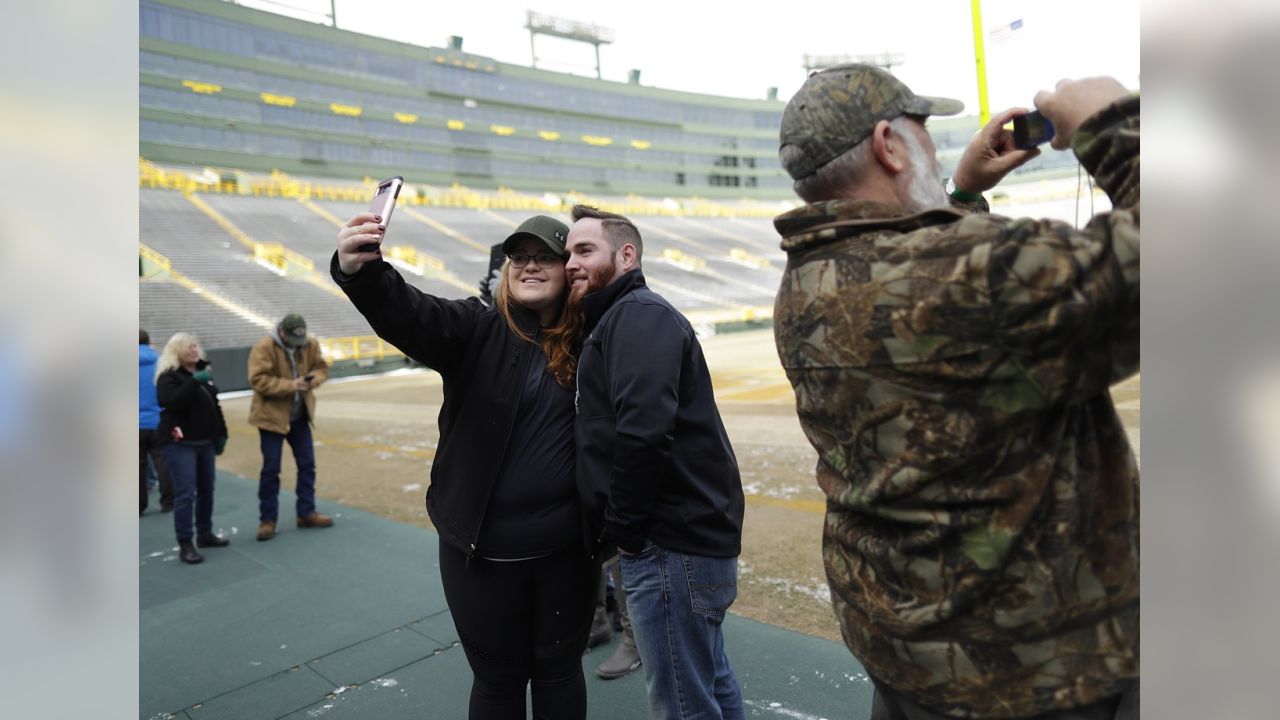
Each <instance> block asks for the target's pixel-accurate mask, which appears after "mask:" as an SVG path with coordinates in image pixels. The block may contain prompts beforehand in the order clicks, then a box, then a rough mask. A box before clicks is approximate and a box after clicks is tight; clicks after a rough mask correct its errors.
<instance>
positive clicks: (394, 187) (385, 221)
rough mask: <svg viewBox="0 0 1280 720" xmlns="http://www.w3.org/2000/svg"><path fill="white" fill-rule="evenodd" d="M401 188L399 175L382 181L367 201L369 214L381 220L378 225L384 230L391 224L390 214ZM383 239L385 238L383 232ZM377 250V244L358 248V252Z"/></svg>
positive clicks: (402, 182) (401, 179) (401, 178)
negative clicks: (371, 198)
mask: <svg viewBox="0 0 1280 720" xmlns="http://www.w3.org/2000/svg"><path fill="white" fill-rule="evenodd" d="M402 187H404V178H403V177H400V176H399V175H396V176H395V177H393V178H391V179H390V180H383V181H382V182H380V183H378V191H377V192H376V193H374V195H373V200H371V201H369V212H371V213H373V214H374V215H377V216H379V217H381V218H382V220H381V221H380V222H379V224H380V225H382V227H384V228H385V227H387V225H389V224H390V223H391V213H392V211H393V210H395V209H396V199H398V198H399V197H400V188H402ZM383 237H386V231H385V230H384V231H383ZM377 249H378V244H377V243H372V244H369V245H361V246H360V252H373V251H374V250H377Z"/></svg>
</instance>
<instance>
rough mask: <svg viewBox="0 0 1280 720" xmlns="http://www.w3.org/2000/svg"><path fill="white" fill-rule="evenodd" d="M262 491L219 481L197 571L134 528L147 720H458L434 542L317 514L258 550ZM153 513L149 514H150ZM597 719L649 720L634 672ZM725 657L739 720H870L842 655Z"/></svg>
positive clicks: (149, 521) (332, 508) (164, 543)
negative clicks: (315, 521) (211, 531)
mask: <svg viewBox="0 0 1280 720" xmlns="http://www.w3.org/2000/svg"><path fill="white" fill-rule="evenodd" d="M256 492H257V484H256V483H255V482H252V481H249V480H246V479H244V478H240V477H237V476H234V475H230V474H226V473H220V474H219V476H218V484H217V494H216V502H215V508H216V510H215V514H214V527H215V528H216V529H219V530H220V531H221V532H222V533H223V534H225V535H226V536H227V537H229V538H231V541H232V542H231V545H230V547H227V548H222V549H205V550H202V553H203V554H204V556H205V562H204V563H202V564H200V565H195V566H189V565H184V564H183V563H181V562H179V561H178V560H177V554H176V552H174V551H173V548H174V547H175V546H176V542H175V541H174V532H173V520H172V518H173V516H172V515H168V514H160V513H157V512H155V511H154V510H153V511H151V512H148V513H147V515H145V516H144V517H143V518H142V519H141V521H140V531H139V559H140V563H141V567H140V568H139V577H140V583H141V587H140V589H139V590H140V606H141V607H140V622H139V626H140V633H141V636H140V638H139V643H140V667H139V670H140V687H139V700H140V708H141V712H140V717H141V718H142V720H152V719H154V718H163V717H165V716H166V714H173V715H174V717H177V718H184V719H188V720H217V719H223V718H226V719H228V720H258V719H260V718H261V719H263V720H273V719H276V718H286V717H287V718H289V719H290V720H312V719H313V718H321V717H323V718H325V720H341V719H343V718H362V719H366V720H373V719H377V720H396V719H397V718H405V719H408V718H415V719H417V718H463V717H465V716H466V707H467V697H468V694H469V692H470V686H471V673H470V670H469V669H468V667H467V663H466V657H465V656H464V655H463V652H462V649H461V647H459V646H458V645H457V633H456V631H455V630H454V628H453V622H452V620H451V618H450V617H449V614H448V609H447V607H446V605H445V602H444V595H443V592H442V590H441V588H440V575H439V570H438V569H437V560H436V552H437V544H436V543H437V537H436V535H435V533H433V532H430V531H427V530H422V529H419V528H415V527H411V526H408V525H402V524H399V523H394V522H390V521H388V520H384V519H382V518H379V517H376V516H373V515H370V514H369V513H365V512H363V511H360V510H355V509H353V508H349V507H344V506H339V505H335V504H332V503H325V502H321V503H320V508H319V509H320V511H321V512H324V513H327V514H330V515H333V516H334V517H335V519H336V525H335V526H334V527H332V528H327V529H320V530H312V529H309V530H299V529H297V528H295V527H294V524H293V516H292V508H293V501H294V498H293V496H292V495H290V494H288V493H283V492H282V493H281V503H280V504H281V508H282V510H283V511H284V512H283V513H282V516H281V520H282V522H281V524H280V534H279V535H278V536H277V537H276V538H275V539H273V540H271V541H269V542H257V541H256V540H255V539H254V533H255V531H256V528H257V497H256ZM156 505H157V503H153V504H152V507H153V508H154V507H156ZM616 642H617V639H616V638H615V640H614V641H613V643H611V644H610V645H608V646H605V647H600V648H597V649H595V650H593V651H592V652H590V653H588V654H587V655H585V656H584V657H583V667H584V669H585V671H586V674H587V696H588V705H589V711H590V716H591V717H592V718H610V719H614V718H616V719H618V720H632V719H634V720H643V719H644V718H646V717H647V716H648V712H647V704H646V701H645V692H644V678H643V671H642V670H641V671H637V672H635V673H632V674H631V675H629V676H627V677H624V678H620V679H617V680H611V681H605V680H601V679H600V678H598V677H596V676H595V673H594V669H595V667H596V665H598V664H599V663H600V662H602V661H603V660H604V659H605V658H607V657H608V656H609V653H610V652H612V646H613V644H614V643H616ZM725 645H726V648H727V650H728V653H729V657H730V660H731V661H732V663H733V665H734V668H735V670H736V671H737V673H738V678H739V681H740V682H741V684H742V689H743V695H744V698H745V702H746V703H747V715H748V717H761V718H770V717H772V718H792V719H799V720H816V719H817V718H830V719H832V720H834V719H835V718H855V719H859V718H866V717H867V716H868V715H869V712H870V706H871V686H870V684H869V683H868V682H867V680H866V676H865V674H864V673H863V671H862V668H861V667H860V666H859V665H858V663H857V661H855V660H854V659H853V657H852V656H851V655H850V654H849V652H848V651H847V650H846V649H845V648H844V647H843V646H842V645H839V644H837V643H832V642H829V641H826V640H822V639H818V638H813V637H809V636H807V635H801V634H799V633H794V632H791V631H789V630H785V629H782V628H777V627H773V626H769V625H765V624H762V623H757V622H754V621H751V620H747V619H744V618H739V617H736V616H732V615H731V616H730V617H729V618H728V619H727V620H726V621H725Z"/></svg>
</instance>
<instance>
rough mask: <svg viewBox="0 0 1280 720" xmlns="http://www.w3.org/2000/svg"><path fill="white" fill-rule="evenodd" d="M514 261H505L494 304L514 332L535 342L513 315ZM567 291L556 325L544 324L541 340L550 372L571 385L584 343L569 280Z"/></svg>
mask: <svg viewBox="0 0 1280 720" xmlns="http://www.w3.org/2000/svg"><path fill="white" fill-rule="evenodd" d="M510 265H511V261H510V260H508V261H506V262H505V263H503V264H502V280H501V281H499V282H498V290H497V292H495V293H494V294H493V304H494V307H496V308H498V312H500V313H502V317H503V319H505V320H506V321H507V327H509V328H511V332H513V333H515V334H516V337H518V338H520V339H521V340H524V341H525V342H528V343H531V342H533V338H532V337H530V336H529V334H528V333H526V332H525V331H524V330H522V329H521V328H520V324H519V323H517V322H516V321H515V318H513V317H511V305H512V303H515V302H516V301H515V300H514V299H513V298H512V297H511V290H510V289H509V288H508V286H507V277H508V276H509V274H510V273H509V272H508V270H509V269H510ZM564 295H565V297H564V298H563V299H562V300H561V302H562V305H561V306H560V316H559V317H558V318H556V322H555V324H554V325H552V326H551V327H549V328H543V331H542V341H541V344H542V352H543V353H544V354H546V356H547V372H549V373H551V377H553V378H555V379H556V382H558V383H560V385H562V386H564V387H570V386H571V385H573V374H574V373H575V372H576V371H577V369H578V353H579V352H580V351H581V345H582V313H580V312H576V311H570V309H569V298H568V295H569V286H568V281H567V280H566V282H565V291H564Z"/></svg>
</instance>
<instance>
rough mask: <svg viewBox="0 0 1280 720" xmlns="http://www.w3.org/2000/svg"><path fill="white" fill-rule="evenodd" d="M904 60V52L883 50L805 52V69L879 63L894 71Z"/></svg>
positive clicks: (810, 70)
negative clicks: (862, 52)
mask: <svg viewBox="0 0 1280 720" xmlns="http://www.w3.org/2000/svg"><path fill="white" fill-rule="evenodd" d="M904 62H906V56H905V55H903V54H902V53H891V52H882V53H869V54H862V55H810V54H808V53H805V56H804V71H805V72H806V73H811V72H813V71H814V70H822V69H824V68H829V67H834V66H836V65H847V64H849V63H864V64H867V65H878V66H879V67H882V68H884V69H885V70H888V71H889V72H893V69H894V68H895V67H897V66H899V65H901V64H902V63H904Z"/></svg>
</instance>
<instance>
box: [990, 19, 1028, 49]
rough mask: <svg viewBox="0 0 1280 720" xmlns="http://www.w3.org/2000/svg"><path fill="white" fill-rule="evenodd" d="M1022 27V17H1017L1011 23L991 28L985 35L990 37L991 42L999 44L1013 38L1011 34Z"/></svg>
mask: <svg viewBox="0 0 1280 720" xmlns="http://www.w3.org/2000/svg"><path fill="white" fill-rule="evenodd" d="M1021 29H1022V18H1018V19H1017V20H1014V21H1013V22H1011V23H1008V24H1005V25H1001V26H1000V27H997V28H992V29H991V31H990V32H988V33H987V35H988V36H989V37H990V38H991V42H993V43H996V44H999V43H1002V42H1007V41H1009V40H1010V39H1012V38H1013V34H1014V33H1015V32H1017V31H1019V30H1021Z"/></svg>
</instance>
